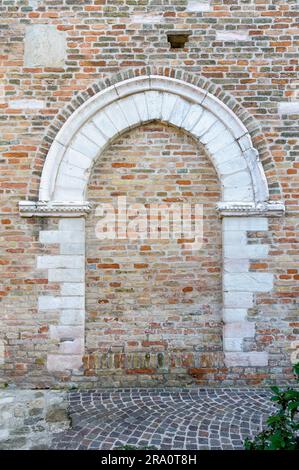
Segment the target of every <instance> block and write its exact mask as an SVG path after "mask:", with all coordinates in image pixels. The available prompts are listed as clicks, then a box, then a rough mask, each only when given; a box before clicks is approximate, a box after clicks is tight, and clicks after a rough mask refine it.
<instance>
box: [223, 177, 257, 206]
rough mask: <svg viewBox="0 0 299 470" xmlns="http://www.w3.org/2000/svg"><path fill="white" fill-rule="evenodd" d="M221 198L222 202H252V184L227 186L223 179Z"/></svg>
mask: <svg viewBox="0 0 299 470" xmlns="http://www.w3.org/2000/svg"><path fill="white" fill-rule="evenodd" d="M223 186H224V190H223V200H224V202H235V201H236V200H237V201H238V202H253V200H254V195H253V190H252V185H250V186H229V185H226V184H225V182H224V181H223Z"/></svg>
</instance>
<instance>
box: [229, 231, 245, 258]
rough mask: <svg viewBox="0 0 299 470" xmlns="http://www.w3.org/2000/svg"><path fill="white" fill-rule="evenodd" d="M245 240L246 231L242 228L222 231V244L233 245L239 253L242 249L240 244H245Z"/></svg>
mask: <svg viewBox="0 0 299 470" xmlns="http://www.w3.org/2000/svg"><path fill="white" fill-rule="evenodd" d="M247 241H248V238H247V232H245V231H244V230H231V231H230V232H224V233H223V244H225V245H234V247H235V249H236V250H238V251H239V255H240V254H241V253H240V252H241V251H242V250H243V246H240V245H246V244H247Z"/></svg>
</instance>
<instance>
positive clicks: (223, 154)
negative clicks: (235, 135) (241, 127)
mask: <svg viewBox="0 0 299 470" xmlns="http://www.w3.org/2000/svg"><path fill="white" fill-rule="evenodd" d="M238 157H239V158H240V157H241V158H242V159H243V160H244V158H243V156H242V151H241V148H240V146H239V144H238V142H237V141H234V142H232V143H231V144H230V145H228V147H225V148H223V149H220V150H218V152H215V153H214V155H213V160H214V162H215V164H216V165H217V166H218V165H221V164H223V163H225V162H227V161H230V160H234V159H235V158H238Z"/></svg>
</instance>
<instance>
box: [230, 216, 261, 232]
mask: <svg viewBox="0 0 299 470" xmlns="http://www.w3.org/2000/svg"><path fill="white" fill-rule="evenodd" d="M222 225H223V230H224V231H229V230H246V231H248V232H250V231H254V232H255V231H261V232H262V231H266V230H268V220H267V218H265V217H224V218H223V222H222Z"/></svg>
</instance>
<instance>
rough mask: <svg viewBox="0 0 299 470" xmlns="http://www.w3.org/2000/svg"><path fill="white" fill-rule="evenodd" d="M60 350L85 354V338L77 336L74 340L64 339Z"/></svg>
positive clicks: (67, 352)
mask: <svg viewBox="0 0 299 470" xmlns="http://www.w3.org/2000/svg"><path fill="white" fill-rule="evenodd" d="M59 352H60V353H61V354H83V353H84V340H83V339H82V338H76V339H74V340H73V341H62V343H60V345H59Z"/></svg>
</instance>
